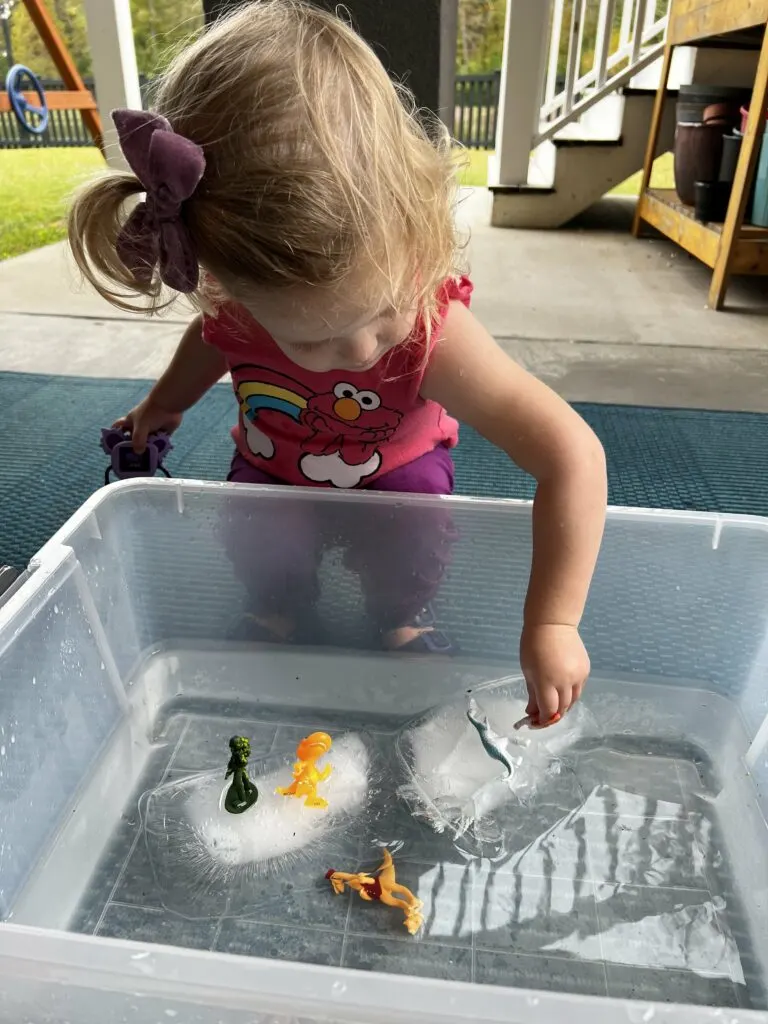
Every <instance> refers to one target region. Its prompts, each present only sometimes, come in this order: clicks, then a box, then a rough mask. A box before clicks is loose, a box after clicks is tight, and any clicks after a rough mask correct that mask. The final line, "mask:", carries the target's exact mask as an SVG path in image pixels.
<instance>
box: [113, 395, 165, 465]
mask: <svg viewBox="0 0 768 1024" xmlns="http://www.w3.org/2000/svg"><path fill="white" fill-rule="evenodd" d="M181 420H182V416H181V413H178V412H170V411H169V410H168V409H163V408H162V407H161V406H160V405H158V404H157V402H156V401H155V400H154V399H153V397H152V395H151V394H149V395H147V397H146V398H145V399H143V400H142V401H141V402H139V404H138V405H137V406H136V407H135V408H134V409H131V411H130V412H129V413H127V414H126V415H125V416H121V418H120V419H119V420H116V421H115V422H114V423H113V424H112V426H113V427H117V428H118V429H119V430H127V431H128V432H129V433H130V435H131V439H132V440H133V450H134V451H135V452H136V453H137V454H138V455H141V453H142V452H143V451H144V449H145V448H146V447H147V438H148V437H149V435H150V434H154V433H156V432H157V431H158V430H163V431H165V432H166V433H167V434H172V433H173V431H174V430H177V429H178V427H179V426H180V424H181Z"/></svg>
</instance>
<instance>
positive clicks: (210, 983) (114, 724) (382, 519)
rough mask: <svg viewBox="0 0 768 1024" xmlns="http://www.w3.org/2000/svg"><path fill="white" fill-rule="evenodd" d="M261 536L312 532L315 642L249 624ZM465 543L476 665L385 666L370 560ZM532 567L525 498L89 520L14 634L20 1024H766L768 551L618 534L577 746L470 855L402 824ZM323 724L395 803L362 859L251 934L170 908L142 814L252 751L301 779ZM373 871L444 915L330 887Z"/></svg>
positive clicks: (269, 890) (588, 637)
mask: <svg viewBox="0 0 768 1024" xmlns="http://www.w3.org/2000/svg"><path fill="white" fill-rule="evenodd" d="M350 511H352V512H353V515H350ZM265 516H267V517H268V518H269V520H270V521H272V522H278V521H279V522H281V523H282V524H284V527H285V530H287V531H293V533H292V535H291V536H290V540H291V544H292V545H294V546H295V549H296V550H299V551H301V550H302V548H303V546H305V545H307V544H308V543H310V536H312V537H317V536H321V538H322V543H321V544H320V545H319V546H318V559H319V562H318V588H317V593H316V594H315V593H313V594H312V595H311V598H312V599H311V601H308V600H307V593H306V590H305V589H302V590H301V593H299V592H297V593H296V595H295V602H296V608H297V609H299V607H301V608H302V609H303V610H306V608H307V607H310V606H311V609H312V613H313V614H312V628H311V629H310V630H308V631H307V633H306V635H305V636H303V637H302V640H303V641H304V642H303V643H294V644H287V645H277V644H265V643H263V642H252V641H250V640H249V639H248V637H247V633H246V635H245V636H244V635H243V633H242V631H241V630H240V626H241V624H242V623H243V621H245V622H247V621H248V619H247V612H248V605H249V594H248V590H247V588H246V587H245V586H244V585H243V582H242V581H241V580H242V577H243V573H242V566H241V567H240V571H239V572H238V571H235V568H233V564H232V561H231V558H232V557H233V552H235V557H236V553H237V552H238V551H242V552H243V561H244V562H245V561H246V560H247V563H248V565H249V566H250V567H251V571H253V572H255V573H256V575H257V576H258V571H259V565H260V559H262V558H263V559H267V558H270V559H272V562H274V551H273V550H272V551H267V550H265V549H264V546H263V545H260V542H259V541H260V533H261V525H260V524H263V523H264V522H265V518H264V517H265ZM446 516H448V517H449V518H450V521H451V524H452V529H453V530H455V536H456V540H455V543H454V544H453V550H452V556H451V560H450V564H449V566H448V569H447V572H446V574H445V577H444V579H443V581H442V584H441V586H440V589H439V592H438V595H437V597H436V599H435V600H434V602H433V613H434V616H435V620H436V623H437V625H438V626H439V627H440V629H441V630H442V631H443V632H444V633H445V634H446V635H447V636H448V637H449V638H450V640H451V641H452V643H453V644H454V645H455V647H456V648H458V653H457V654H456V655H455V656H454V657H446V656H444V655H441V654H438V653H432V654H424V655H421V654H411V655H408V654H390V653H385V652H383V651H382V650H381V649H380V644H379V639H378V633H377V630H376V629H375V628H374V625H373V623H372V622H371V621H370V620H369V618H368V614H367V611H366V608H367V604H366V595H365V593H364V592H363V589H361V584H360V579H361V577H364V576H365V560H366V558H367V557H369V556H371V557H373V556H372V555H371V552H372V551H373V548H372V547H371V545H374V546H375V547H376V557H377V558H378V559H381V557H382V546H383V552H384V554H386V553H387V548H386V545H387V544H388V543H389V540H387V538H391V537H393V536H396V535H398V533H400V534H402V532H403V531H404V532H405V533H406V534H409V533H411V532H412V531H416V530H423V529H424V528H425V523H426V524H427V525H428V524H429V522H430V519H431V518H433V517H437V518H438V519H439V520H440V521H442V522H443V523H444V522H445V517H446ZM382 523H386V524H387V528H386V529H382V528H381V526H382ZM307 524H309V525H307ZM312 524H315V525H316V527H317V530H318V531H319V534H316V533H315V526H313V525H312ZM353 524H354V525H353ZM360 524H366V525H367V526H368V527H369V528H368V529H367V530H366V529H364V530H362V537H363V540H362V541H361V540H360V537H361V529H360ZM353 533H354V537H353ZM352 545H356V546H357V547H356V554H355V556H354V557H353V558H350V557H349V550H350V547H351V546H352ZM398 552H399V549H398V548H397V547H396V545H393V547H392V551H391V557H392V560H393V564H396V560H397V558H398V557H400V556H399V553H398ZM529 561H530V506H529V505H528V504H526V503H517V502H508V501H488V500H471V499H463V498H456V499H442V498H439V499H430V498H423V499H422V498H415V497H402V496H397V495H376V494H339V493H331V492H323V493H319V492H317V491H311V492H310V491H302V490H291V491H289V492H287V493H286V492H285V491H275V490H274V489H269V488H258V487H247V488H246V487H232V486H227V485H217V484H200V483H193V482H184V481H139V482H129V483H121V484H115V485H113V486H111V487H109V488H108V489H105V490H102V491H100V492H98V493H97V494H96V495H94V497H93V498H92V499H91V500H90V501H89V502H87V503H86V505H85V506H83V508H82V509H81V510H80V511H79V512H78V513H77V514H76V515H75V516H74V517H73V518H72V519H71V520H70V521H69V523H67V525H66V526H65V527H64V528H63V529H62V530H61V531H60V532H59V533H58V534H57V535H56V536H55V537H54V538H53V539H52V540H51V541H50V543H48V544H47V545H46V546H45V547H44V548H43V549H42V551H41V552H40V553H39V554H38V556H37V557H36V558H35V559H33V562H32V564H31V565H30V567H29V570H28V572H27V574H25V576H24V577H23V579H22V580H21V581H20V582H19V585H17V586H16V587H15V589H14V590H13V592H12V593H11V594H10V595H7V596H6V599H5V601H4V603H3V604H2V606H0V919H2V920H3V921H4V924H3V925H2V926H1V927H0V1022H2V1024H5V1022H13V1024H20V1022H22V1021H24V1022H33V1024H43V1022H45V1024H65V1022H71V1024H75V1022H77V1024H122V1022H134V1021H135V1022H137V1024H158V1022H167V1021H169V1020H178V1021H183V1022H184V1024H256V1022H258V1024H267V1022H269V1024H293V1022H299V1021H301V1022H303V1024H310V1022H314V1021H318V1022H319V1021H346V1022H357V1024H361V1022H380V1024H384V1022H390V1021H396V1020H407V1021H409V1022H435V1024H437V1022H440V1024H446V1022H467V1021H470V1020H471V1021H473V1022H477V1024H481V1022H501V1021H519V1022H530V1024H533V1022H534V1021H535V1022H536V1024H541V1022H544V1024H547V1022H551V1024H554V1022H555V1021H562V1020H563V1019H564V1015H566V1014H567V1018H568V1020H569V1021H571V1022H572V1024H582V1022H584V1024H587V1022H589V1024H597V1022H601V1021H605V1022H608V1021H611V1022H613V1024H615V1022H616V1021H617V1020H624V1019H629V1020H630V1021H632V1022H634V1024H637V1022H641V1021H646V1022H647V1021H651V1020H655V1021H666V1020H672V1019H674V1020H675V1021H679V1022H683V1021H685V1022H688V1021H690V1022H693V1021H700V1020H702V1019H704V1017H703V1014H705V1013H706V1014H710V1013H711V1012H712V1011H705V1010H703V1009H702V1008H703V1007H714V1008H717V1009H718V1015H720V1014H722V1013H723V1012H724V1010H723V1008H726V1007H727V1008H728V1009H727V1016H721V1017H720V1019H722V1020H728V1021H729V1022H733V1024H736V1022H738V1021H741V1020H758V1019H760V1020H762V1021H765V1020H767V1019H768V1017H766V1015H765V1013H764V1011H766V1009H768V998H767V997H766V988H765V986H766V979H768V831H767V830H766V810H767V809H768V754H767V751H768V528H767V526H766V523H765V522H764V521H762V520H758V519H749V518H744V517H729V516H717V515H709V514H689V513H674V512H644V511H630V510H620V509H618V510H612V511H611V512H610V514H609V518H608V526H607V532H606V537H605V543H604V546H603V550H602V554H601V558H600V563H599V567H598V571H597V574H596V577H595V581H594V585H593V589H592V593H591V598H590V602H589V607H588V612H587V615H586V618H585V621H584V626H583V635H584V639H585V641H586V643H587V646H588V648H589V651H590V654H591V657H592V665H593V676H592V680H591V682H590V684H589V686H588V688H587V690H586V692H585V696H584V700H583V706H582V709H581V710H580V712H579V716H578V718H576V717H575V718H574V719H573V721H574V723H577V724H578V727H577V725H570V724H568V723H566V727H565V728H566V731H564V732H563V733H562V736H563V737H564V740H563V742H562V743H561V744H560V745H559V746H558V745H557V744H556V743H555V742H554V739H553V741H552V751H551V753H552V758H551V760H550V763H549V769H548V770H547V772H546V773H545V774H544V775H543V776H542V779H541V780H540V785H538V786H537V788H536V790H535V792H534V793H533V796H532V797H531V798H530V799H526V800H516V801H511V802H510V803H509V804H507V805H504V806H503V807H501V808H500V809H499V808H496V809H495V810H494V816H493V823H494V828H495V829H496V832H495V833H494V834H493V835H490V834H484V835H481V836H479V838H478V837H475V839H476V841H475V845H474V846H473V845H472V843H468V842H467V836H466V835H460V834H458V833H459V832H460V830H456V832H455V833H454V832H452V831H451V829H445V830H444V831H442V832H439V831H435V830H434V828H432V827H430V823H429V821H428V820H424V818H423V816H422V817H419V816H418V815H416V816H414V814H413V813H412V811H413V806H412V805H409V803H408V802H407V801H406V800H404V799H401V796H402V795H403V794H404V793H405V792H406V791H405V789H403V785H402V783H403V779H402V777H401V769H402V756H401V755H402V752H403V750H405V749H406V748H407V744H406V743H405V740H404V739H403V737H404V736H407V735H410V734H408V728H409V727H410V726H409V724H413V723H419V722H423V721H424V720H427V719H428V717H429V715H430V714H432V713H433V710H432V709H435V708H438V709H440V708H456V707H459V708H461V707H462V704H461V702H462V701H463V700H465V699H466V692H467V691H468V690H471V691H473V692H475V693H477V694H479V695H483V694H485V693H487V692H489V691H488V690H487V684H489V683H492V682H493V681H494V680H499V679H503V678H505V677H508V676H514V675H515V674H516V673H519V662H518V655H517V645H518V639H519V633H520V627H521V618H522V607H523V600H524V595H525V589H526V583H527V578H528V572H529ZM265 564H266V562H265ZM401 568H402V570H403V578H407V575H408V567H407V566H402V567H401ZM299 589H301V588H299ZM289 593H290V590H289ZM291 600H292V599H291ZM244 613H246V618H245V619H243V614H244ZM233 638H237V639H233ZM510 685H511V686H512V688H514V686H515V683H514V680H513V682H512V683H511V684H510ZM518 685H519V684H518ZM482 699H484V698H482ZM482 699H481V696H478V700H479V701H480V703H482ZM441 713H442V712H441ZM446 713H447V712H446ZM425 716H427V719H425ZM579 723H580V724H579ZM313 728H322V729H325V730H327V731H329V732H331V733H332V734H334V735H336V734H338V733H340V732H343V731H347V732H348V731H352V732H356V733H358V734H359V735H360V736H365V738H366V743H367V744H368V747H369V749H370V751H372V757H374V758H375V760H376V764H377V782H376V796H375V798H374V797H373V796H372V797H371V802H372V804H373V803H375V801H376V800H378V799H379V798H380V799H381V800H382V801H384V804H383V805H382V806H384V805H386V806H385V809H384V810H382V812H381V813H380V814H377V815H372V817H371V819H370V820H369V821H368V822H367V824H366V827H365V829H363V830H362V831H361V832H360V833H359V834H357V835H356V842H357V844H358V845H357V847H356V848H355V849H354V850H353V849H352V848H348V849H347V848H344V850H346V852H344V850H342V848H339V849H335V850H334V857H339V856H346V857H347V861H346V862H345V863H325V862H323V861H322V855H323V850H320V849H319V850H318V858H316V860H317V862H315V861H313V860H312V859H311V858H309V859H306V860H304V861H302V862H301V863H298V862H297V863H296V864H295V865H294V866H293V867H292V868H291V869H290V870H286V871H284V872H282V873H280V872H279V871H278V872H276V873H272V874H269V875H266V876H260V877H255V878H254V880H253V888H252V890H249V892H248V894H247V901H248V907H247V910H246V912H244V913H240V912H239V911H238V908H237V907H234V908H233V907H232V906H230V905H229V904H228V903H227V901H226V900H224V901H223V902H221V904H218V903H216V901H214V902H213V904H211V905H207V906H205V907H203V905H202V904H198V903H195V902H194V900H193V898H192V889H193V887H194V879H192V878H187V876H185V875H183V873H182V874H180V875H179V877H178V879H177V882H178V885H176V886H175V887H173V886H172V887H171V888H172V889H173V891H171V889H169V888H168V884H167V879H165V881H164V880H163V878H162V877H161V874H162V873H161V872H158V870H157V865H156V863H155V862H153V861H152V847H151V844H150V843H149V842H148V841H147V833H146V829H144V827H143V819H142V817H141V814H140V813H139V801H140V798H141V796H142V794H145V793H147V791H152V790H153V788H156V787H158V786H162V785H164V784H166V785H167V784H168V783H173V782H174V780H182V781H183V780H185V779H187V778H189V777H190V774H192V773H199V772H205V771H207V770H215V769H223V767H224V765H225V763H226V756H227V750H226V745H227V740H228V738H229V736H231V735H232V734H233V733H242V734H245V735H248V736H250V737H251V739H252V744H253V747H254V751H255V756H256V755H258V756H259V757H261V756H268V757H271V758H277V759H279V758H283V759H288V760H289V759H290V757H291V754H292V752H293V749H294V748H295V745H296V740H297V738H298V737H300V736H301V735H303V734H304V733H305V732H306V731H308V730H311V729H313ZM569 730H570V731H569ZM553 737H554V733H553ZM449 753H450V751H449ZM286 763H287V761H286ZM222 774H223V773H222ZM433 824H434V823H433ZM500 837H501V838H500ZM385 843H386V844H389V845H390V848H391V849H392V850H393V851H394V852H395V860H396V865H397V870H398V878H399V879H400V880H401V881H402V882H403V883H404V884H405V885H407V886H409V887H410V888H411V889H412V890H413V892H414V893H415V894H416V895H417V896H418V898H419V899H420V900H421V901H422V902H423V904H424V908H423V914H424V921H425V923H424V928H423V931H422V933H421V934H420V935H419V936H417V937H415V938H413V937H411V936H409V935H408V933H407V932H406V931H405V929H403V927H402V919H401V918H399V917H398V915H397V913H393V912H392V911H390V909H389V908H385V907H383V906H381V905H378V904H370V903H366V902H364V901H362V900H360V899H359V897H358V896H357V895H356V894H355V893H352V894H345V895H344V896H335V895H334V894H333V892H332V891H331V889H330V887H329V886H328V883H327V882H326V881H325V878H324V869H325V868H328V869H331V868H334V869H344V870H350V871H354V870H357V868H356V867H354V866H352V865H353V863H356V864H358V865H362V867H363V868H364V869H365V870H370V869H371V868H374V867H376V861H377V859H378V856H379V854H380V852H381V851H380V849H379V848H380V847H381V846H382V845H383V844H385ZM340 851H341V852H340ZM347 864H349V865H350V866H349V867H348V866H347ZM164 886H165V888H164ZM185 900H187V901H188V905H187V903H185ZM209 902H210V901H209ZM201 908H202V909H201ZM707 1019H709V1016H707Z"/></svg>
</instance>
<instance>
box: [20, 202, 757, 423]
mask: <svg viewBox="0 0 768 1024" xmlns="http://www.w3.org/2000/svg"><path fill="white" fill-rule="evenodd" d="M488 201H489V195H488V193H487V192H486V191H485V190H482V189H475V190H468V191H467V193H466V195H465V196H464V198H463V201H462V204H461V209H460V221H461V223H462V227H464V228H466V229H468V230H469V231H470V233H471V236H470V242H469V247H468V261H469V264H470V267H471V272H472V277H473V280H474V282H475V287H476V295H475V301H474V309H475V312H476V313H477V315H478V317H479V318H480V319H481V320H482V321H483V323H484V324H485V325H486V326H487V327H488V329H489V330H490V331H491V332H492V333H493V334H494V335H495V337H496V338H497V339H498V341H499V342H500V344H502V345H503V347H504V348H505V349H506V350H507V351H508V352H509V353H510V354H511V355H512V356H513V357H514V358H515V359H517V360H518V361H519V362H521V363H522V364H523V365H524V366H526V367H527V368H528V369H530V370H531V371H532V372H533V373H535V374H536V375H537V376H539V377H541V378H542V379H543V380H545V381H546V382H547V383H549V384H551V385H552V386H553V387H554V388H556V390H558V391H559V392H560V393H561V394H562V395H564V397H565V398H567V399H569V400H571V401H594V402H625V403H629V404H639V405H667V406H680V407H687V408H697V407H698V408H710V409H735V410H748V411H756V412H768V388H766V380H768V329H767V328H768V283H766V281H765V280H764V279H763V280H760V279H744V278H743V279H737V280H735V281H734V283H733V285H732V288H731V291H730V293H729V310H728V311H727V312H724V313H713V312H711V311H710V310H708V309H706V308H705V299H706V293H707V285H708V281H709V271H708V270H707V269H706V268H705V267H703V266H702V265H701V264H699V263H698V262H696V261H695V260H693V259H691V258H690V257H688V256H687V255H686V254H685V253H683V252H682V251H681V250H679V249H677V248H676V247H675V246H674V245H672V244H670V243H668V242H666V241H663V240H659V239H655V240H649V239H644V240H642V241H639V242H638V241H636V240H634V239H632V238H631V237H630V235H629V223H630V220H631V215H632V206H633V204H632V201H628V200H619V199H612V200H605V201H603V202H602V203H601V204H598V206H596V207H594V208H593V209H592V210H590V211H589V212H588V213H587V214H585V215H584V216H583V217H581V218H580V219H579V220H578V221H575V222H574V223H573V224H572V225H571V226H570V227H569V228H568V229H566V230H562V231H556V232H544V231H509V230H501V229H494V228H491V227H490V226H489V225H488ZM188 316H189V313H188V312H185V310H184V309H183V308H176V309H174V310H173V311H172V312H171V313H169V314H167V315H166V316H165V317H163V318H162V319H153V320H148V319H145V318H142V317H139V316H131V315H129V314H125V313H121V312H120V311H119V310H115V309H113V308H112V307H110V306H109V305H108V304H106V303H105V302H104V301H103V300H102V299H100V298H99V297H98V296H97V295H95V294H92V293H90V292H88V291H86V290H84V289H83V288H81V287H79V286H78V284H77V282H76V279H75V275H74V273H73V271H72V268H71V266H70V265H69V264H68V260H67V256H66V250H65V247H64V246H63V245H58V246H50V247H48V248H46V249H41V250H38V251H36V252H32V253H28V254H27V255H26V256H22V257H19V258H18V259H15V260H9V261H7V262H5V263H0V370H15V371H26V372H36V373H67V374H74V375H85V376H96V377H99V376H103V377H147V378H153V377H155V376H157V374H158V373H160V372H161V371H162V369H163V367H164V366H165V364H166V363H167V361H168V359H169V357H170V354H171V352H172V351H173V349H174V347H175V345H176V343H177V341H178V337H179V334H180V330H181V326H182V325H183V323H185V321H186V319H188ZM122 411H123V410H115V413H116V415H117V414H118V413H120V412H122Z"/></svg>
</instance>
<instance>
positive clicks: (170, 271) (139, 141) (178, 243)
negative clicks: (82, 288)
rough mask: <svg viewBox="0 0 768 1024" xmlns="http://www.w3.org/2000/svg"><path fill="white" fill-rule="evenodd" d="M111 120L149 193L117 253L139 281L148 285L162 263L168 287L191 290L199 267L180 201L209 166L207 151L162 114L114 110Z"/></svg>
mask: <svg viewBox="0 0 768 1024" xmlns="http://www.w3.org/2000/svg"><path fill="white" fill-rule="evenodd" d="M112 120H113V121H114V122H115V127H116V128H117V137H118V139H119V141H120V148H121V150H122V151H123V156H124V157H125V159H126V160H127V161H128V164H129V166H130V168H131V170H132V171H133V173H134V174H135V175H136V177H137V178H138V179H139V181H140V182H141V184H142V186H143V187H144V190H145V192H146V194H147V196H146V199H145V200H144V201H143V202H141V203H139V205H138V206H137V207H136V208H135V209H134V210H133V212H132V213H131V215H130V217H129V218H128V220H127V221H126V222H125V224H124V225H123V227H122V228H121V229H120V233H119V235H118V236H117V254H118V256H119V257H120V259H121V260H122V262H123V263H124V264H125V266H126V267H127V268H128V269H129V270H130V271H131V273H132V274H133V275H134V276H135V277H136V278H137V279H138V280H139V281H142V282H143V283H147V284H148V283H149V282H150V281H151V279H152V272H153V270H154V268H155V267H158V269H159V272H160V279H161V280H162V281H163V283H164V284H167V285H168V287H169V288H174V289H175V290H176V291H178V292H193V291H194V290H195V288H196V287H197V282H198V278H199V274H200V268H199V265H198V262H197V255H196V253H195V246H194V243H193V241H192V236H191V235H190V233H189V228H188V227H187V225H186V224H185V223H184V220H183V218H182V204H183V203H184V202H185V200H187V199H189V197H190V196H191V195H192V194H193V193H194V191H195V189H196V188H197V186H198V185H199V183H200V179H201V178H202V176H203V172H204V171H205V155H204V154H203V150H202V148H201V147H200V146H198V145H197V144H196V143H194V142H192V141H191V140H190V139H185V138H184V136H183V135H177V134H176V132H174V130H173V128H171V126H170V124H169V122H168V121H167V120H166V119H165V118H164V117H162V116H161V115H160V114H152V113H150V112H149V111H146V110H115V111H113V113H112Z"/></svg>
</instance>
